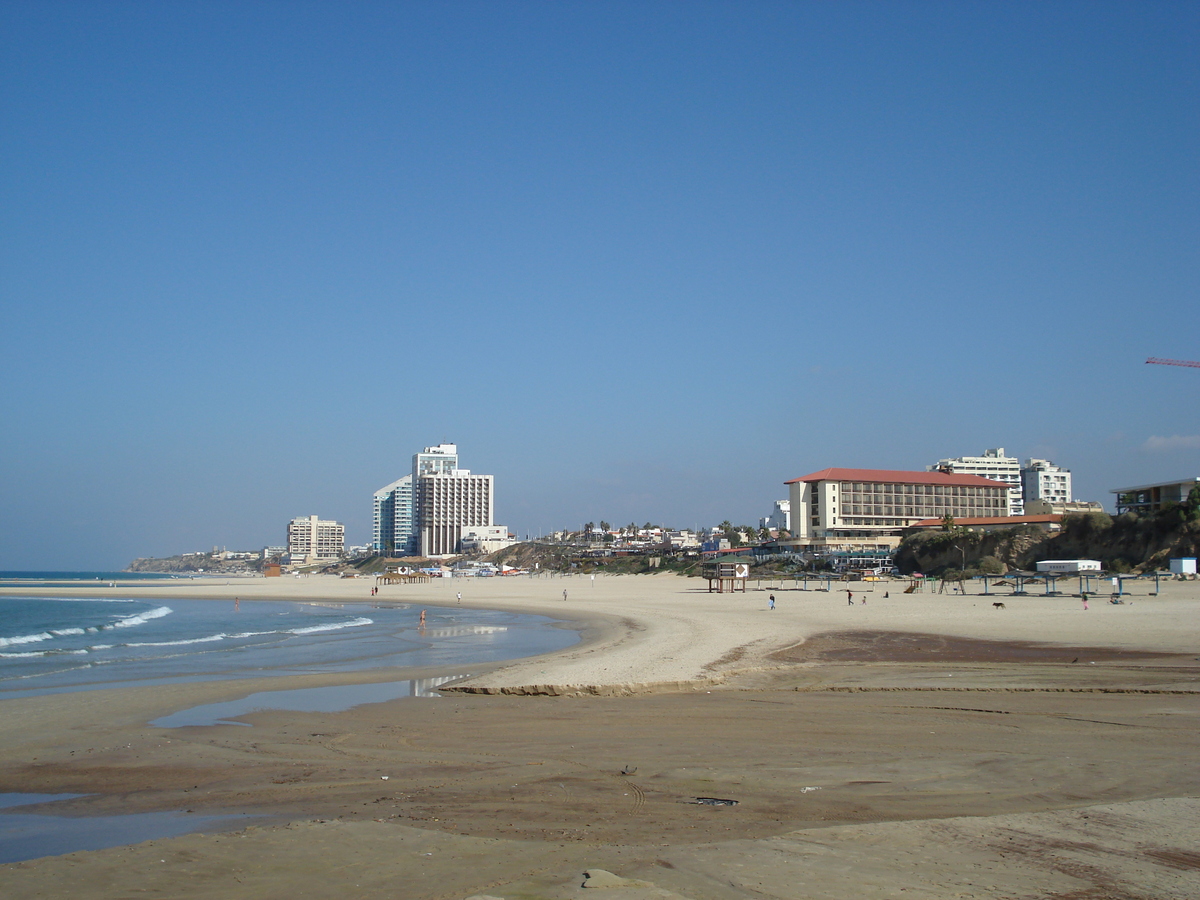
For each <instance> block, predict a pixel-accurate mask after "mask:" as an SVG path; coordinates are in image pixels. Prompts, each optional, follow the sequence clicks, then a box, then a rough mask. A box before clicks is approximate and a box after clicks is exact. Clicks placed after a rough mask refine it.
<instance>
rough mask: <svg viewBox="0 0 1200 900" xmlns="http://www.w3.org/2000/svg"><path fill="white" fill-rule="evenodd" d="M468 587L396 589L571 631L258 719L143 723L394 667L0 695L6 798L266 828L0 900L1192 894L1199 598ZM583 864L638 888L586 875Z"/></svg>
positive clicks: (529, 583)
mask: <svg viewBox="0 0 1200 900" xmlns="http://www.w3.org/2000/svg"><path fill="white" fill-rule="evenodd" d="M481 581H484V582H485V583H480V584H475V583H468V582H459V583H454V584H452V585H449V586H447V587H442V586H437V587H434V586H420V587H421V590H420V591H419V592H418V591H413V592H410V593H409V594H408V595H407V596H408V597H409V598H411V599H413V600H415V601H416V602H428V603H430V604H433V603H435V602H436V603H439V604H442V605H445V596H447V591H449V594H448V596H450V597H451V598H453V597H454V592H455V591H456V590H458V589H459V588H461V589H462V590H463V593H464V604H470V603H474V604H477V605H481V606H496V607H500V608H507V609H512V610H514V611H519V612H527V611H537V612H545V613H547V614H551V615H553V614H554V613H556V612H557V613H558V614H559V615H560V617H563V618H566V619H570V620H571V621H573V622H575V623H577V624H578V625H580V626H584V627H586V640H585V642H584V643H582V644H581V645H579V646H576V647H574V648H571V649H570V650H567V651H564V652H563V653H561V654H556V655H553V656H550V657H543V658H541V659H537V660H531V661H523V662H518V663H515V664H511V665H507V666H501V667H498V668H496V669H495V670H493V671H491V672H487V673H481V674H477V675H476V677H474V678H473V679H471V680H470V682H469V683H468V685H467V687H468V688H471V689H473V690H478V691H508V692H509V693H490V694H480V693H464V692H454V693H447V694H445V695H444V696H443V697H441V698H435V699H410V700H398V701H392V702H387V703H379V704H371V705H366V706H360V707H357V708H355V709H353V710H348V711H345V712H340V713H294V712H288V713H284V712H277V711H276V712H271V711H268V712H260V713H254V714H251V715H249V716H245V717H243V718H242V719H241V721H245V722H249V723H251V724H252V727H249V728H247V727H243V726H238V725H220V726H209V727H203V728H179V729H157V728H150V727H148V726H147V725H146V724H145V723H146V722H148V721H149V720H151V719H153V718H155V717H157V716H158V715H165V714H167V713H169V712H173V711H175V710H177V709H180V708H185V707H187V706H189V705H195V704H198V703H207V702H216V701H218V700H222V699H227V698H229V697H231V696H234V695H237V694H239V693H243V694H244V693H249V692H250V691H252V690H264V689H282V688H285V687H293V686H297V684H298V682H300V681H303V682H304V683H311V684H316V683H322V684H325V683H352V682H353V681H354V680H356V679H369V680H385V679H386V678H389V677H399V676H405V677H407V676H408V675H409V673H401V672H391V673H388V672H375V673H354V674H353V675H349V674H346V675H340V676H337V677H336V678H322V677H321V676H306V677H305V678H304V679H293V678H276V679H256V680H254V681H252V682H241V683H229V682H220V683H214V682H207V683H199V684H180V685H170V686H166V687H144V688H126V689H115V690H105V691H96V692H90V693H88V694H64V695H55V696H50V697H37V698H22V699H11V700H6V701H3V703H2V704H0V709H2V711H3V712H4V713H5V722H6V727H5V728H4V729H3V730H2V731H0V788H3V789H4V790H23V791H40V792H47V793H51V792H54V793H60V792H63V793H65V792H78V793H92V794H93V796H90V797H86V798H80V799H78V800H72V801H68V802H67V803H63V804H56V805H55V811H56V812H68V811H71V812H74V813H77V814H81V815H82V814H89V813H91V814H98V813H113V812H120V811H128V812H142V811H151V810H168V809H192V810H194V811H195V813H196V814H200V813H210V812H218V811H219V812H224V811H254V812H261V813H265V814H268V815H270V816H271V817H272V818H271V819H268V820H264V822H263V823H262V824H260V825H258V826H254V827H251V828H248V829H245V830H244V831H241V832H238V833H235V834H224V835H209V836H206V835H190V836H186V837H179V838H172V839H168V840H161V841H153V842H149V843H147V844H141V845H137V846H134V847H123V848H113V849H110V850H102V851H94V852H88V853H76V854H71V855H69V856H65V857H55V858H46V859H41V860H33V861H30V862H27V863H15V864H10V865H6V866H0V891H3V892H4V894H5V895H7V896H21V897H39V896H47V897H49V896H55V897H59V896H89V897H124V896H131V895H139V896H140V895H151V896H153V895H156V894H157V895H162V896H179V895H180V894H181V893H184V892H186V894H187V895H188V896H197V897H208V896H212V897H234V898H240V897H246V898H250V897H276V896H278V897H283V896H298V897H326V896H328V897H333V896H339V897H341V896H353V897H414V898H416V897H420V898H426V897H428V898H434V897H437V898H442V897H445V898H466V897H470V896H476V895H487V896H493V897H502V898H511V900H515V898H518V897H521V898H539V897H545V898H567V897H589V898H603V897H609V896H611V897H621V898H626V900H636V898H642V897H646V898H649V897H686V898H692V900H701V898H749V897H772V898H774V897H778V898H806V897H812V898H825V897H830V898H832V897H839V898H844V897H928V898H940V897H980V898H984V897H987V898H1001V897H1005V898H1009V897H1031V898H1032V897H1054V896H1058V897H1064V898H1066V897H1072V898H1079V900H1082V898H1089V900H1091V898H1096V900H1099V898H1107V897H1113V898H1151V897H1153V898H1158V897H1166V898H1176V897H1177V898H1185V897H1194V896H1200V855H1197V854H1196V851H1195V847H1196V846H1200V827H1198V826H1197V822H1198V821H1200V818H1198V816H1197V813H1200V799H1198V798H1200V767H1198V766H1196V765H1195V762H1194V760H1195V758H1196V754H1197V750H1198V749H1200V737H1198V736H1200V727H1198V726H1200V684H1198V682H1200V677H1198V676H1200V661H1198V660H1197V659H1196V657H1197V656H1200V647H1198V644H1200V641H1198V640H1197V635H1198V634H1200V585H1197V584H1196V583H1189V584H1172V585H1169V586H1167V585H1164V590H1163V594H1162V595H1161V596H1160V597H1148V596H1143V595H1137V594H1135V596H1134V597H1133V601H1134V602H1133V605H1132V606H1130V605H1122V606H1109V607H1107V608H1101V607H1100V604H1096V603H1094V604H1093V608H1092V609H1091V610H1089V611H1088V612H1084V611H1083V610H1082V608H1081V604H1080V602H1079V600H1078V599H1072V598H1032V597H1030V598H1011V599H1010V598H1007V597H1006V598H1004V599H1005V602H1006V605H1007V609H1005V610H994V609H993V608H991V606H990V602H991V598H976V597H970V596H968V597H965V598H951V597H948V596H936V595H935V596H929V595H924V596H923V595H916V596H912V595H908V596H904V595H901V596H899V597H897V596H896V592H895V586H892V590H891V591H890V593H891V596H890V597H889V598H888V600H886V601H885V600H883V599H882V593H883V590H884V588H883V587H877V588H876V589H875V590H874V591H873V592H871V593H869V594H867V597H868V603H867V604H866V606H862V605H861V604H856V606H855V607H854V608H850V607H849V606H848V604H847V602H846V598H845V594H844V593H840V594H825V593H820V592H802V591H793V590H785V589H783V587H781V586H777V585H774V584H771V585H767V584H766V583H764V589H763V590H762V591H761V592H758V591H754V590H751V591H750V592H748V593H747V594H745V595H740V594H739V595H728V594H726V595H710V594H707V592H706V591H704V590H703V584H704V583H703V582H699V583H697V581H696V580H695V579H693V580H684V579H677V578H674V577H671V576H653V577H648V578H633V577H625V578H611V579H597V582H596V587H594V588H593V587H591V583H590V582H585V581H583V580H582V579H545V580H544V581H541V583H539V580H536V579H522V580H521V581H520V582H517V583H512V584H491V583H490V582H494V581H496V579H490V580H481ZM265 582H267V580H265V579H263V580H260V581H259V583H258V584H254V585H249V584H241V585H237V586H236V587H237V590H238V593H239V595H240V596H241V597H242V599H243V600H247V599H250V596H254V595H255V594H256V592H260V593H261V594H264V595H265V593H266V591H267V590H268V589H269V590H273V591H276V592H280V591H281V589H282V588H286V589H287V590H288V592H290V593H291V594H292V598H293V599H294V598H295V592H296V591H297V590H298V589H299V588H300V587H306V588H307V589H309V590H310V591H311V592H312V593H310V595H312V596H318V595H319V596H322V597H329V596H342V594H343V593H344V594H345V595H346V596H347V597H349V596H350V595H351V591H352V589H353V590H357V592H358V593H361V594H364V595H365V594H367V592H368V590H369V588H368V586H367V585H365V584H364V583H361V582H360V583H357V584H355V583H351V585H350V587H347V586H345V585H344V584H338V583H328V584H324V585H322V584H320V583H319V580H318V579H309V580H308V582H309V583H308V585H307V586H301V585H297V584H295V583H290V584H285V585H282V586H276V585H269V583H268V584H264V583H265ZM564 586H565V587H566V588H567V589H568V601H567V602H565V603H564V602H563V601H562V600H561V591H562V590H563V589H564ZM414 587H416V586H414ZM787 587H790V582H789V583H788V585H787ZM697 588H700V589H699V590H697ZM186 589H187V590H189V591H201V590H208V591H210V592H212V593H214V594H215V595H216V596H223V593H222V591H214V590H213V586H211V585H207V586H202V587H196V586H189V587H187V588H186ZM768 589H770V590H773V591H774V593H775V594H776V597H777V601H778V606H779V608H778V609H777V610H776V611H773V612H772V611H768V610H767V609H766V598H767V593H768ZM222 590H223V589H222ZM233 590H234V588H232V587H231V588H230V592H232V591H233ZM403 590H405V589H404V588H395V589H391V591H392V592H393V593H395V594H396V595H397V596H400V595H401V592H402V591H403ZM855 591H856V594H857V593H858V590H857V587H855ZM160 593H161V592H160ZM248 595H250V596H248ZM576 595H578V596H576ZM388 596H389V597H390V596H391V594H390V593H389V595H388ZM424 598H429V599H424ZM433 598H436V599H433ZM856 599H857V598H856ZM451 602H453V599H452V601H451ZM1096 613H1098V615H1094V614H1096ZM1128 613H1136V615H1127V614H1128ZM1088 617H1090V618H1088ZM431 674H432V673H431ZM438 674H441V673H438ZM385 776H386V780H385ZM698 798H716V799H721V800H736V801H737V804H736V805H732V806H715V805H710V804H705V803H698V802H697V800H698ZM598 869H603V870H607V871H608V872H612V873H614V874H615V876H616V877H618V878H623V879H626V882H627V883H625V884H623V885H622V886H619V887H617V886H614V887H609V888H605V887H599V888H597V887H592V888H582V887H581V884H582V883H583V882H584V874H583V873H584V872H585V871H587V870H593V871H595V870H598ZM603 878H604V876H602V875H600V874H596V875H595V876H594V877H593V878H591V879H589V880H590V881H591V882H592V883H593V884H595V883H596V882H597V881H598V880H602V879H603Z"/></svg>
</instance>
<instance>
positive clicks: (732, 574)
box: [704, 559, 750, 594]
mask: <svg viewBox="0 0 1200 900" xmlns="http://www.w3.org/2000/svg"><path fill="white" fill-rule="evenodd" d="M704 577H705V578H707V579H708V592H709V593H710V594H712V593H717V594H723V593H725V592H726V591H731V592H732V591H741V592H742V593H745V592H746V582H747V581H749V580H750V564H749V563H747V562H742V561H740V560H732V559H714V560H712V561H710V562H706V563H705V564H704Z"/></svg>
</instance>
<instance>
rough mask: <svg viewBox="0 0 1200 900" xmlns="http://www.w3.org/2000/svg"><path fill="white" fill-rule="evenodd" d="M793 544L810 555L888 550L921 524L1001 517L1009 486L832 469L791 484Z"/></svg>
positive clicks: (945, 476) (966, 478)
mask: <svg viewBox="0 0 1200 900" xmlns="http://www.w3.org/2000/svg"><path fill="white" fill-rule="evenodd" d="M787 485H788V488H789V490H790V492H791V498H790V499H791V507H792V526H793V527H792V540H791V541H789V542H788V543H789V545H791V546H796V547H807V548H810V549H813V550H855V549H861V548H873V549H889V548H894V547H896V546H897V545H898V544H899V543H900V537H901V533H902V532H903V531H904V529H905V528H908V527H909V526H910V525H913V524H914V523H916V522H919V521H921V520H922V519H932V518H938V519H941V518H943V517H945V516H947V515H950V516H953V517H954V518H955V519H959V518H970V517H985V516H986V517H994V516H1004V515H1006V514H1007V513H1008V509H1009V485H1008V484H1006V483H1004V482H1000V481H993V480H991V479H988V478H982V477H980V476H978V475H952V474H949V473H946V472H937V471H927V472H905V471H896V470H891V469H841V468H830V469H822V470H821V471H819V472H813V473H812V474H810V475H804V476H802V477H800V478H793V479H792V480H791V481H788V482H787Z"/></svg>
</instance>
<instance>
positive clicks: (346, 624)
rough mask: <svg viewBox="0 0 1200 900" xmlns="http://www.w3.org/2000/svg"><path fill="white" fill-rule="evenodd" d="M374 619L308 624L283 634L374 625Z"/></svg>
mask: <svg viewBox="0 0 1200 900" xmlns="http://www.w3.org/2000/svg"><path fill="white" fill-rule="evenodd" d="M374 624H375V620H374V619H366V618H363V617H359V618H357V619H351V620H350V621H349V622H335V623H332V624H329V625H309V626H308V627H306V628H290V629H288V630H287V631H285V632H283V633H284V634H316V633H317V632H320V631H340V630H341V629H343V628H361V627H362V626H363V625H374Z"/></svg>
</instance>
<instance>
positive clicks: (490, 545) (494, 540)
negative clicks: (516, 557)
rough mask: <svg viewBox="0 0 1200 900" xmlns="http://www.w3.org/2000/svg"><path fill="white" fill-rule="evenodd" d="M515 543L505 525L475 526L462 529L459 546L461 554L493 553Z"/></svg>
mask: <svg viewBox="0 0 1200 900" xmlns="http://www.w3.org/2000/svg"><path fill="white" fill-rule="evenodd" d="M516 542H517V540H516V538H514V537H513V536H512V535H511V534H509V533H508V526H507V525H475V526H472V527H470V528H464V529H463V534H462V538H460V539H459V546H460V548H461V549H462V552H463V553H495V552H496V551H497V550H503V549H504V548H505V547H511V546H512V545H513V544H515V543H516Z"/></svg>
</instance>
